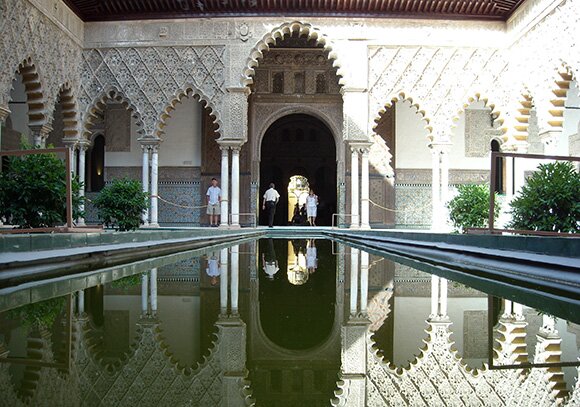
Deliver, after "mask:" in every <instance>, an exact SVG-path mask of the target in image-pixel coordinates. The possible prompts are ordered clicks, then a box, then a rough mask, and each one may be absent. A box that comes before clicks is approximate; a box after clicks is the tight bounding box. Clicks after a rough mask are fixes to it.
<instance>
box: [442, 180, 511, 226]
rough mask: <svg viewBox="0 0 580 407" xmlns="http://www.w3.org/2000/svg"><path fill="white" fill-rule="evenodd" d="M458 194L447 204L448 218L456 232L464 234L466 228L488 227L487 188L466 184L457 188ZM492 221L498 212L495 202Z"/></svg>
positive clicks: (498, 208) (498, 206) (486, 186)
mask: <svg viewBox="0 0 580 407" xmlns="http://www.w3.org/2000/svg"><path fill="white" fill-rule="evenodd" d="M457 190H458V194H457V196H456V197H455V198H453V199H452V200H451V201H449V203H448V204H447V207H448V208H449V218H450V219H451V222H452V223H453V226H454V227H455V229H456V230H457V231H461V232H464V233H465V232H466V230H467V229H468V228H483V227H487V226H488V225H489V186H488V185H475V184H466V185H459V186H458V187H457ZM495 200H496V205H495V207H494V214H493V215H494V219H497V217H498V215H499V212H500V205H499V204H498V202H497V194H496V195H495Z"/></svg>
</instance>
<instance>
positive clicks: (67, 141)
mask: <svg viewBox="0 0 580 407" xmlns="http://www.w3.org/2000/svg"><path fill="white" fill-rule="evenodd" d="M79 141H80V140H79V139H78V138H63V139H62V143H63V144H64V145H65V146H67V147H68V148H70V149H73V150H76V148H77V146H78V145H79Z"/></svg>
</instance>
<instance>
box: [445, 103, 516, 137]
mask: <svg viewBox="0 0 580 407" xmlns="http://www.w3.org/2000/svg"><path fill="white" fill-rule="evenodd" d="M473 102H483V104H484V106H485V107H488V108H489V109H490V115H491V117H492V124H496V123H497V125H498V128H499V129H500V130H501V131H502V133H503V134H504V140H503V141H504V142H505V139H506V137H507V134H506V133H507V131H508V129H507V128H506V127H505V126H503V124H504V122H505V118H504V113H503V112H501V111H500V110H499V109H497V107H496V105H495V104H494V103H490V102H489V98H488V97H486V96H482V95H481V93H475V94H474V95H473V96H470V97H468V98H467V100H466V101H465V102H464V103H463V104H462V106H461V108H460V109H459V110H457V113H456V114H455V115H454V116H453V118H452V123H453V124H452V126H451V129H454V128H456V127H457V124H456V123H457V122H458V121H459V117H460V116H461V114H462V113H464V112H465V110H466V109H467V107H469V105H470V104H471V103H473Z"/></svg>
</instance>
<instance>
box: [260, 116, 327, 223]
mask: <svg viewBox="0 0 580 407" xmlns="http://www.w3.org/2000/svg"><path fill="white" fill-rule="evenodd" d="M300 135H302V136H300ZM281 145H285V146H286V148H284V149H281V148H280V146H281ZM258 148H259V150H258V151H259V154H260V155H259V157H260V185H261V189H265V188H266V186H267V185H268V184H269V183H270V182H274V184H276V188H277V190H278V192H279V193H280V195H281V198H280V201H279V204H278V208H277V210H276V218H275V223H276V224H277V225H285V224H287V219H286V218H287V214H288V213H289V212H288V190H287V186H288V183H289V181H290V177H291V176H293V175H297V174H299V175H302V176H305V177H306V178H308V181H309V183H310V186H312V187H313V188H314V190H315V193H316V194H317V195H318V197H319V202H320V205H319V213H318V219H319V220H320V224H322V225H324V224H330V222H331V215H332V213H334V211H335V209H336V202H337V197H336V187H335V186H336V173H337V166H336V161H337V154H336V151H337V147H336V142H335V138H334V136H333V134H332V132H331V130H330V129H329V127H328V126H326V125H325V123H324V122H323V121H321V120H320V119H318V118H316V117H313V116H310V115H307V114H302V113H297V114H290V115H287V116H284V117H281V118H279V119H278V120H276V121H275V122H273V123H272V124H271V125H270V126H269V127H268V128H267V130H265V132H264V135H263V138H261V143H260V145H259V146H258ZM300 170H303V171H300ZM261 192H263V191H261ZM260 196H261V194H260ZM261 215H262V216H261V223H264V222H265V221H266V219H265V214H264V213H263V212H262V213H261Z"/></svg>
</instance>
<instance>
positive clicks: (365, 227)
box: [360, 223, 371, 230]
mask: <svg viewBox="0 0 580 407" xmlns="http://www.w3.org/2000/svg"><path fill="white" fill-rule="evenodd" d="M360 229H361V230H370V229H371V225H369V224H368V223H367V224H362V225H360Z"/></svg>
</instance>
